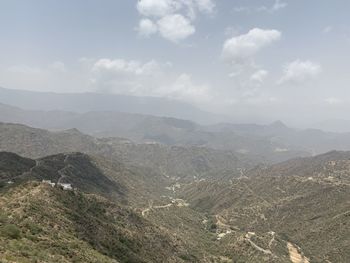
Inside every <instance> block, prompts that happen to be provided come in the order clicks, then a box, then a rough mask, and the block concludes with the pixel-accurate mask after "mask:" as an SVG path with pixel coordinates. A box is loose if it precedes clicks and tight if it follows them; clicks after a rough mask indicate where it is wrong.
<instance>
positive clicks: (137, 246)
mask: <svg viewBox="0 0 350 263" xmlns="http://www.w3.org/2000/svg"><path fill="white" fill-rule="evenodd" d="M0 157H1V158H0V160H1V162H0V178H1V180H0V181H1V183H0V186H1V188H0V204H1V206H0V207H1V208H0V213H1V217H0V230H1V231H0V247H1V249H0V254H1V257H2V258H4V259H5V261H4V262H36V261H39V262H218V263H219V262H226V263H227V262H278V263H279V262H281V263H282V262H292V263H308V262H340V263H346V262H349V261H350V254H349V250H348V247H349V245H350V238H349V236H350V225H349V222H350V221H349V215H350V214H349V207H350V203H349V200H350V179H349V178H350V153H347V152H330V153H328V154H325V155H321V156H316V157H312V158H300V159H296V160H291V161H288V162H285V163H281V164H277V165H273V166H269V167H266V166H261V167H256V168H254V169H252V170H248V171H246V170H241V172H240V177H237V175H235V174H231V176H229V175H228V174H227V173H225V174H226V175H225V176H215V177H210V176H209V177H207V178H202V179H200V180H198V179H192V181H190V180H187V182H186V183H180V182H177V181H172V180H171V179H169V178H167V177H164V180H165V181H163V182H162V181H161V180H160V178H162V177H159V176H156V177H152V176H151V174H148V173H147V172H145V170H142V169H141V170H138V168H137V167H132V166H128V165H126V164H123V163H121V162H120V163H119V164H118V163H114V162H110V161H108V160H103V159H100V158H99V157H92V156H89V155H86V154H81V153H69V154H57V155H52V156H47V157H43V158H39V159H35V160H33V159H28V158H23V157H20V156H18V155H16V154H13V153H8V152H3V153H1V154H0ZM133 169H136V170H133ZM142 171H143V173H142ZM189 178H190V177H189ZM218 178H219V179H218ZM43 179H45V180H51V182H53V183H59V182H61V183H69V184H71V185H72V186H73V188H74V190H68V191H65V190H63V189H62V187H57V185H55V187H52V186H50V185H49V184H47V183H43V182H42V180H43ZM28 248H31V249H28Z"/></svg>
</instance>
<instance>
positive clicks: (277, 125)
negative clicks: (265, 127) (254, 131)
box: [270, 120, 288, 129]
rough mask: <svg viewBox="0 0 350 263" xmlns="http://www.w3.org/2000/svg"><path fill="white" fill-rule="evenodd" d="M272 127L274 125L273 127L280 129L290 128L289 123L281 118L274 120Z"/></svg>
mask: <svg viewBox="0 0 350 263" xmlns="http://www.w3.org/2000/svg"><path fill="white" fill-rule="evenodd" d="M270 127H273V128H278V129H286V128H288V127H287V125H285V124H284V123H283V122H282V121H280V120H277V121H274V122H273V123H271V124H270Z"/></svg>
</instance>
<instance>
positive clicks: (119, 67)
mask: <svg viewBox="0 0 350 263" xmlns="http://www.w3.org/2000/svg"><path fill="white" fill-rule="evenodd" d="M159 69H160V65H159V64H158V63H157V62H156V61H154V60H151V61H149V62H147V63H141V62H140V61H137V60H130V61H127V60H124V59H115V60H111V59H108V58H103V59H99V60H98V61H96V62H95V64H94V65H93V67H92V71H93V72H110V73H116V74H129V75H139V76H141V75H144V76H146V75H147V76H150V75H153V74H155V73H157V72H159Z"/></svg>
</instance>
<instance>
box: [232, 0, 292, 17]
mask: <svg viewBox="0 0 350 263" xmlns="http://www.w3.org/2000/svg"><path fill="white" fill-rule="evenodd" d="M287 5H288V4H287V3H286V2H283V1H281V0H275V2H274V3H273V5H272V6H265V5H262V6H255V7H252V6H238V7H235V8H234V9H233V10H234V11H235V12H240V13H242V12H244V13H247V14H252V13H260V12H266V13H270V14H272V13H275V12H277V11H279V10H281V9H283V8H285V7H287Z"/></svg>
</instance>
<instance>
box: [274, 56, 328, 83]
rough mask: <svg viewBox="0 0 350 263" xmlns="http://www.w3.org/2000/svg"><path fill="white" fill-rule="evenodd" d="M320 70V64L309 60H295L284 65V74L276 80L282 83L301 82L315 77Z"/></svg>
mask: <svg viewBox="0 0 350 263" xmlns="http://www.w3.org/2000/svg"><path fill="white" fill-rule="evenodd" d="M321 71H322V68H321V65H320V64H318V63H315V62H312V61H310V60H305V61H302V60H299V59H298V60H295V61H293V62H290V63H288V64H287V65H286V66H285V67H284V74H283V76H282V78H281V79H280V80H279V81H278V83H279V84H283V83H302V82H305V81H307V80H310V79H313V78H315V77H317V76H318V75H319V74H320V73H321Z"/></svg>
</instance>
